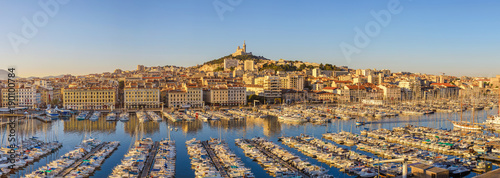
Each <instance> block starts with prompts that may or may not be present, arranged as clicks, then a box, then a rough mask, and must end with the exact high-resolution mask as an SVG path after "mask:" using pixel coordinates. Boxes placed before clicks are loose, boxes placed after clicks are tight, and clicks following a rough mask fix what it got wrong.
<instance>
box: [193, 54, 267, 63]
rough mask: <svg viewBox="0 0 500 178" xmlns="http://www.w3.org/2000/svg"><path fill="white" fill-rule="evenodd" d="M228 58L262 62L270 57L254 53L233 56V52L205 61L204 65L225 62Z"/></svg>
mask: <svg viewBox="0 0 500 178" xmlns="http://www.w3.org/2000/svg"><path fill="white" fill-rule="evenodd" d="M227 58H233V59H239V60H243V61H244V60H254V61H255V62H257V63H258V62H260V61H261V60H269V59H266V58H265V57H262V56H254V55H239V56H235V57H233V56H232V55H231V54H230V55H227V56H224V57H221V58H219V59H214V60H211V61H208V62H205V63H203V65H213V64H222V63H224V59H227Z"/></svg>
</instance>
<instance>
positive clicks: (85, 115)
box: [76, 111, 89, 120]
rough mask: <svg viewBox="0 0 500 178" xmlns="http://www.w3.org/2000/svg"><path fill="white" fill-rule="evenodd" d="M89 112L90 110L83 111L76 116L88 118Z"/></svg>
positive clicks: (80, 118)
mask: <svg viewBox="0 0 500 178" xmlns="http://www.w3.org/2000/svg"><path fill="white" fill-rule="evenodd" d="M88 114H89V111H83V112H81V113H80V114H78V116H76V119H77V120H85V119H86V118H87V115H88Z"/></svg>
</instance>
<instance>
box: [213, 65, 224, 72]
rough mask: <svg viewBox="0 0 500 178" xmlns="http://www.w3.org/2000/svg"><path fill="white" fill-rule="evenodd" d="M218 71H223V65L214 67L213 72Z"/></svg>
mask: <svg viewBox="0 0 500 178" xmlns="http://www.w3.org/2000/svg"><path fill="white" fill-rule="evenodd" d="M219 71H224V67H220V66H219V67H217V68H216V69H214V72H219Z"/></svg>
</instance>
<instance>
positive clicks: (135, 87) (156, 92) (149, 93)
mask: <svg viewBox="0 0 500 178" xmlns="http://www.w3.org/2000/svg"><path fill="white" fill-rule="evenodd" d="M123 101H124V102H123V105H124V106H123V107H124V108H126V109H143V108H160V107H161V102H160V89H159V88H158V87H153V85H152V84H137V83H129V84H128V85H127V86H125V87H124V89H123Z"/></svg>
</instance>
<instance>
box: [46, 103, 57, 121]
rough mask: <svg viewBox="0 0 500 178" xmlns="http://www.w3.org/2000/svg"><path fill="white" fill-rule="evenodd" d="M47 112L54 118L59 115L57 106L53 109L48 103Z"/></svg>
mask: <svg viewBox="0 0 500 178" xmlns="http://www.w3.org/2000/svg"><path fill="white" fill-rule="evenodd" d="M45 112H46V113H47V115H48V116H50V117H52V118H57V117H59V112H57V106H56V108H55V109H51V108H50V105H48V107H47V110H45Z"/></svg>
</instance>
